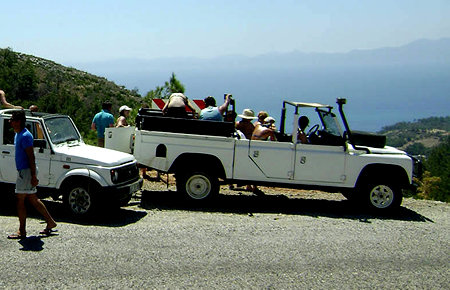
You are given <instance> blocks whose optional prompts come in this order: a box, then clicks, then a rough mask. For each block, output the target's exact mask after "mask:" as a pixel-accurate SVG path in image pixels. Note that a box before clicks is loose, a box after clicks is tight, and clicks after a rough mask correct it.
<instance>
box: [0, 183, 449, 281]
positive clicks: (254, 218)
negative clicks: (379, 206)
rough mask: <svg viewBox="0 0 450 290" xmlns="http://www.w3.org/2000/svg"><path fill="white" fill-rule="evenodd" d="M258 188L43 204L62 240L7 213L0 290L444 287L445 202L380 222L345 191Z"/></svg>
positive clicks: (147, 189)
mask: <svg viewBox="0 0 450 290" xmlns="http://www.w3.org/2000/svg"><path fill="white" fill-rule="evenodd" d="M261 189H262V190H263V191H264V192H265V193H266V196H263V197H258V196H254V195H252V194H251V193H249V192H246V191H244V190H230V189H229V188H228V187H227V186H222V189H221V191H222V193H223V194H221V195H220V196H219V198H218V200H217V201H216V203H214V204H210V205H191V204H189V203H186V202H184V201H182V200H180V199H179V196H178V195H177V194H176V193H175V191H174V190H175V188H174V185H173V182H171V183H170V185H169V188H168V189H167V187H166V185H165V184H163V183H154V182H145V185H144V189H143V191H142V194H141V195H139V196H138V197H136V198H135V199H133V200H132V202H131V203H130V205H129V206H128V207H125V208H123V209H121V210H120V211H117V212H113V213H104V215H103V216H98V217H96V218H93V219H91V220H74V219H72V218H70V217H69V216H67V215H66V214H65V213H64V212H63V211H62V207H61V204H60V203H58V202H51V201H47V202H46V204H47V206H48V207H49V209H50V211H51V212H52V213H53V215H54V216H55V218H56V220H57V222H58V223H59V226H58V227H59V230H60V231H59V235H57V236H52V237H47V238H42V237H37V236H35V235H36V234H37V233H38V232H39V230H41V228H42V227H43V224H41V223H40V219H39V216H38V215H36V214H34V213H31V218H30V219H29V222H28V232H29V235H30V236H29V237H28V238H27V239H26V240H24V241H10V240H7V239H6V235H7V234H8V233H10V232H11V231H14V230H15V229H16V227H17V223H18V221H17V217H15V215H14V211H13V210H12V209H11V208H9V207H5V206H4V205H3V206H0V223H1V224H2V231H1V232H2V234H3V236H4V237H5V238H4V239H0V257H1V261H0V278H1V279H0V288H32V287H33V288H35V287H39V288H46V289H51V288H138V287H139V288H142V287H145V288H319V289H342V288H352V289H355V288H358V289H359V288H382V289H387V288H389V289H392V288H407V289H412V288H425V289H445V288H448V285H449V282H450V281H449V278H448V277H449V275H448V274H449V271H450V264H449V261H450V259H449V258H450V247H449V246H450V244H449V237H450V236H449V234H450V230H449V229H450V219H449V206H448V204H445V203H439V202H432V201H421V200H414V199H409V198H407V199H405V200H404V202H403V206H402V208H401V209H400V211H399V212H398V213H397V214H394V215H385V216H374V215H370V214H367V213H364V211H363V210H362V209H358V208H355V207H352V206H350V204H349V203H348V202H347V201H346V200H345V199H344V198H343V197H341V195H339V194H330V193H323V192H315V191H298V190H285V189H276V188H275V189H274V188H272V189H270V188H264V187H262V188H261Z"/></svg>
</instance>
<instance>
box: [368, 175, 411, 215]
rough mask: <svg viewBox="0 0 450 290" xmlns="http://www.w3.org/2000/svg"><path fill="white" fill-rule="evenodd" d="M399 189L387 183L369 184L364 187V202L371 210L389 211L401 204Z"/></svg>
mask: <svg viewBox="0 0 450 290" xmlns="http://www.w3.org/2000/svg"><path fill="white" fill-rule="evenodd" d="M402 198H403V196H402V193H401V189H400V188H399V187H398V186H396V185H393V184H389V183H378V182H376V183H371V184H368V185H367V187H366V201H367V204H368V206H369V207H370V208H371V209H374V210H376V211H380V212H383V211H390V210H392V209H395V208H397V207H399V206H400V204H401V202H402Z"/></svg>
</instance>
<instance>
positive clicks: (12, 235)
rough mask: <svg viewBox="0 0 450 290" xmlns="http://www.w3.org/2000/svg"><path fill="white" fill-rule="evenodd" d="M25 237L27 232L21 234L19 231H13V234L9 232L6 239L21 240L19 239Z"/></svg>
mask: <svg viewBox="0 0 450 290" xmlns="http://www.w3.org/2000/svg"><path fill="white" fill-rule="evenodd" d="M26 237H27V234H24V235H23V234H21V233H20V232H17V233H14V234H10V235H9V236H8V239H10V240H21V239H25V238H26Z"/></svg>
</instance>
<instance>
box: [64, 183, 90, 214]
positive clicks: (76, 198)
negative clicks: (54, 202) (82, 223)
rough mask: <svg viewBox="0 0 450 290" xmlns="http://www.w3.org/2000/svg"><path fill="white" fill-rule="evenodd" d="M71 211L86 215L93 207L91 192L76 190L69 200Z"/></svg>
mask: <svg viewBox="0 0 450 290" xmlns="http://www.w3.org/2000/svg"><path fill="white" fill-rule="evenodd" d="M68 202H69V206H70V209H71V210H72V211H73V212H74V213H76V214H85V213H86V212H87V211H88V210H89V208H90V207H91V205H92V201H91V196H90V195H89V192H88V191H87V190H86V189H84V188H82V187H78V188H74V189H73V190H72V191H71V192H70V193H69V198H68Z"/></svg>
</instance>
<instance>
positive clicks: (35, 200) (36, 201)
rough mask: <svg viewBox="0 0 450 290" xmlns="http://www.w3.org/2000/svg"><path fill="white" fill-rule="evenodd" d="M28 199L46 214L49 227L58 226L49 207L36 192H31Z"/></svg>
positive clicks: (39, 210)
mask: <svg viewBox="0 0 450 290" xmlns="http://www.w3.org/2000/svg"><path fill="white" fill-rule="evenodd" d="M28 200H29V201H30V203H31V204H32V205H33V206H34V208H35V209H36V210H37V211H38V212H39V213H40V214H42V215H43V216H44V219H45V221H46V222H47V229H53V228H54V227H56V222H55V220H54V219H53V218H52V216H51V215H50V213H49V212H48V210H47V208H46V207H45V205H44V203H42V201H41V200H40V199H39V198H37V196H36V194H29V195H28Z"/></svg>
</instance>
